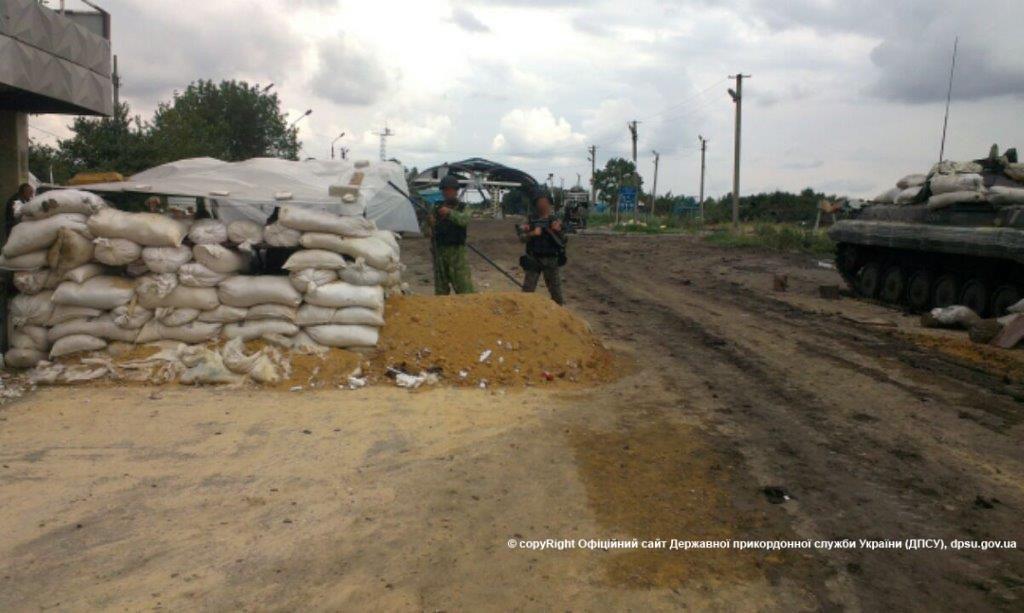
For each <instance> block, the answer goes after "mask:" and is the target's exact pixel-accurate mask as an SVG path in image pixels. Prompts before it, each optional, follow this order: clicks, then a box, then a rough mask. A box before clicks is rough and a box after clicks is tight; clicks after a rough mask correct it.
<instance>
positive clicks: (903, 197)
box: [894, 187, 921, 204]
mask: <svg viewBox="0 0 1024 613" xmlns="http://www.w3.org/2000/svg"><path fill="white" fill-rule="evenodd" d="M920 194H921V188H920V187H911V188H908V189H905V190H902V191H900V193H899V194H898V195H897V196H896V200H895V201H894V202H895V203H896V204H911V203H912V202H914V201H915V200H917V197H918V196H919V195H920Z"/></svg>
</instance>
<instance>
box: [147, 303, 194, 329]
mask: <svg viewBox="0 0 1024 613" xmlns="http://www.w3.org/2000/svg"><path fill="white" fill-rule="evenodd" d="M199 313H200V311H199V310H197V309H179V308H174V307H161V308H158V309H157V310H156V311H154V313H153V316H154V317H155V318H156V319H157V320H158V321H159V322H160V323H162V324H163V325H165V326H170V327H172V328H173V327H175V326H184V325H185V324H190V323H192V322H193V321H195V320H196V318H198V317H199Z"/></svg>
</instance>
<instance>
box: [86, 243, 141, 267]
mask: <svg viewBox="0 0 1024 613" xmlns="http://www.w3.org/2000/svg"><path fill="white" fill-rule="evenodd" d="M93 242H94V244H95V246H96V248H95V251H94V252H93V258H94V259H95V260H96V261H97V262H99V263H101V264H106V265H107V266H127V265H128V264H131V263H132V262H134V261H135V260H137V259H139V258H140V257H142V246H141V245H139V244H138V243H136V242H134V241H130V240H128V239H126V238H103V237H100V238H97V239H96V240H95V241H93Z"/></svg>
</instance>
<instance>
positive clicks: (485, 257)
mask: <svg viewBox="0 0 1024 613" xmlns="http://www.w3.org/2000/svg"><path fill="white" fill-rule="evenodd" d="M388 185H390V186H391V188H392V189H394V190H395V191H396V192H398V193H399V194H402V195H403V196H405V199H406V200H408V201H409V202H410V203H412V205H413V206H414V207H415V208H417V209H419V210H421V211H423V212H424V213H426V214H427V215H430V214H431V213H430V211H428V210H427V208H426V207H424V206H423V205H422V204H420V203H419V202H416V200H414V199H413V197H412V196H410V195H409V194H407V193H405V192H403V191H402V189H401V188H400V187H398V186H397V185H395V184H394V182H392V181H390V180H389V181H388ZM466 246H467V247H469V248H470V249H471V250H472V251H473V253H475V254H477V255H478V256H480V257H481V258H482V259H483V260H484V261H485V262H487V263H488V264H490V265H491V266H493V267H494V269H495V270H497V271H498V272H500V273H501V274H503V275H505V277H506V278H507V279H508V280H509V281H511V282H512V283H513V284H514V285H515V286H516V287H517V288H520V289H522V287H523V284H522V283H521V282H520V281H518V280H516V278H515V277H513V276H512V275H510V274H508V271H506V270H505V269H504V268H502V267H501V266H498V264H497V263H495V261H494V260H492V259H491V258H489V257H487V256H486V255H484V253H483V252H482V251H480V250H479V249H477V248H476V247H474V246H473V245H471V244H470V243H469V242H467V243H466ZM431 251H433V240H431ZM434 265H435V266H436V265H437V262H436V260H435V262H434Z"/></svg>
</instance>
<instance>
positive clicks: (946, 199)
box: [928, 192, 985, 211]
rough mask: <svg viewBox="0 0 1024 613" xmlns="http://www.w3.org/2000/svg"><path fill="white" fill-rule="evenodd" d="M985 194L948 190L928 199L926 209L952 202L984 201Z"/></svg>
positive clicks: (936, 207) (934, 208)
mask: <svg viewBox="0 0 1024 613" xmlns="http://www.w3.org/2000/svg"><path fill="white" fill-rule="evenodd" d="M984 201H985V194H983V193H981V192H950V193H948V194H939V195H937V196H932V197H931V198H929V199H928V210H930V211H936V210H939V209H944V208H946V207H948V206H952V205H954V204H970V203H974V202H984Z"/></svg>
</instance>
